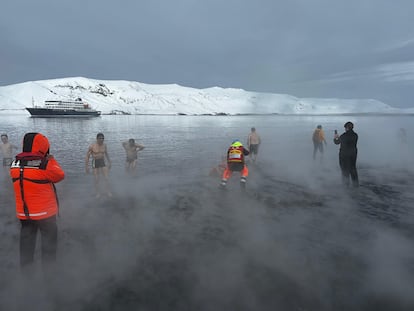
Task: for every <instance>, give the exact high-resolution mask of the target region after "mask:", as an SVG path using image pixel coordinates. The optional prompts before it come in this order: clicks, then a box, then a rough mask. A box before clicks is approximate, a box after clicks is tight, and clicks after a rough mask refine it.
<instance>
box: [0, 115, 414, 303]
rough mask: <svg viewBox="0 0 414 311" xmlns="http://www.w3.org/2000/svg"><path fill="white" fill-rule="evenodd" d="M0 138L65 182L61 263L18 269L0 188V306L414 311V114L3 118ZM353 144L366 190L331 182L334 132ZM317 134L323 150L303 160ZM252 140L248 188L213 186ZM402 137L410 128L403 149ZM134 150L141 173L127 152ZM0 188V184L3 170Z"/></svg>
mask: <svg viewBox="0 0 414 311" xmlns="http://www.w3.org/2000/svg"><path fill="white" fill-rule="evenodd" d="M0 120H1V121H2V122H1V123H2V129H1V131H2V132H6V133H8V135H9V139H10V141H11V142H12V143H14V144H17V145H20V141H21V140H22V138H23V135H24V133H26V132H29V131H37V132H41V133H43V134H45V135H46V136H48V138H49V140H50V142H51V153H52V154H53V155H54V156H55V157H56V159H57V160H58V161H59V163H60V164H61V165H62V167H63V168H64V170H65V172H66V178H65V180H64V181H62V182H61V183H59V184H57V189H58V194H59V198H60V207H61V208H60V217H59V218H58V228H59V249H58V265H57V267H56V270H54V271H53V273H43V272H42V267H41V265H40V264H39V262H40V258H39V257H40V256H39V255H40V254H37V255H36V263H37V264H36V271H34V273H33V274H34V275H33V276H32V277H27V276H22V275H21V273H20V270H19V266H18V261H19V254H18V242H19V230H20V229H19V223H18V220H17V219H16V218H15V214H14V210H15V207H14V198H13V196H14V194H13V191H12V185H11V181H10V180H8V179H5V178H4V179H3V182H2V187H1V189H0V202H1V203H0V204H1V208H0V230H1V235H0V267H1V275H2V280H3V282H1V284H0V309H1V310H3V309H4V310H19V309H21V308H29V307H33V306H38V307H39V310H46V311H48V310H180V311H181V310H277V309H279V310H413V307H414V299H413V298H412V297H414V252H413V246H412V245H413V239H414V212H413V199H414V195H413V191H412V189H413V186H414V168H413V154H414V148H413V147H414V123H413V117H367V116H364V117H362V116H352V117H349V116H334V117H329V116H313V117H307V116H302V117H300V116H298V117H296V116H289V117H287V116H239V117H234V116H233V117H225V116H223V117H211V116H205V117H189V116H102V117H101V118H98V119H90V120H76V119H33V118H29V117H25V116H7V117H6V116H4V117H3V116H2V117H0ZM349 120H350V121H352V122H354V124H355V131H356V132H357V133H358V135H359V143H358V149H359V151H358V161H357V168H358V173H359V178H360V183H361V186H360V188H359V189H345V188H344V187H343V186H342V184H341V176H340V170H339V165H338V150H339V148H338V146H336V145H334V144H333V142H332V139H333V132H334V130H335V129H337V130H338V132H339V133H342V132H343V124H344V123H345V122H346V121H349ZM318 124H321V125H322V126H323V129H324V131H325V135H326V138H327V141H328V145H327V147H326V149H325V153H324V157H323V159H322V160H320V159H319V158H317V160H316V161H313V159H312V151H313V145H312V141H311V137H312V132H313V130H314V128H315V127H316V125H318ZM252 126H255V127H256V129H257V131H258V133H259V134H260V135H261V138H262V141H263V143H262V146H261V149H260V151H259V157H258V163H257V164H256V165H253V164H249V170H250V174H249V178H248V183H247V191H246V193H245V194H243V193H242V192H241V191H240V189H239V175H238V174H237V173H235V174H234V176H233V178H232V179H231V180H230V181H229V184H228V189H227V191H221V190H220V189H218V184H219V181H220V178H219V177H211V176H209V171H210V169H211V168H212V167H213V166H215V165H217V164H218V163H219V162H220V159H221V156H223V155H224V154H225V152H226V150H227V147H228V145H229V144H230V143H231V141H232V140H234V139H240V140H241V141H242V142H245V141H246V138H247V135H248V133H249V132H250V127H252ZM399 128H405V129H406V131H407V143H406V144H404V143H401V141H400V140H399V137H398V130H399ZM98 132H103V133H104V134H105V143H106V144H107V145H108V151H109V155H110V157H111V159H112V165H113V167H112V169H111V173H110V175H111V176H110V178H111V187H112V189H113V193H114V197H113V198H110V199H109V198H108V199H99V200H97V199H95V197H94V194H95V193H94V186H93V176H92V175H86V174H85V173H84V159H85V155H86V151H87V148H88V146H89V145H90V144H91V143H93V142H94V141H95V137H96V134H97V133H98ZM129 138H135V140H136V141H137V142H138V143H140V144H143V145H144V146H145V149H144V150H143V151H141V152H140V153H139V154H138V176H137V177H136V178H133V177H131V176H129V175H127V174H126V173H125V168H124V162H125V152H124V150H123V149H122V146H121V141H125V140H127V139H129ZM1 173H2V177H4V172H3V171H1Z"/></svg>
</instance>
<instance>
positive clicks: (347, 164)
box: [333, 122, 359, 187]
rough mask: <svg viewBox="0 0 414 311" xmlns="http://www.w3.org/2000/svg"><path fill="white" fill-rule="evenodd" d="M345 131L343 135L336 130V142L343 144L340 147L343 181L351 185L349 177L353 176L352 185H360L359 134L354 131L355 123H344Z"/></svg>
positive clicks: (336, 143)
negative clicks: (358, 167)
mask: <svg viewBox="0 0 414 311" xmlns="http://www.w3.org/2000/svg"><path fill="white" fill-rule="evenodd" d="M344 128H345V133H343V134H342V135H341V136H339V135H338V133H337V132H336V130H335V136H334V140H333V141H334V143H335V145H341V146H340V148H339V166H340V167H341V172H342V182H343V183H344V185H346V186H349V177H350V176H351V180H352V185H353V186H354V187H358V186H359V179H358V172H357V169H356V160H357V153H358V149H357V142H358V134H357V133H355V132H354V124H353V123H352V122H346V123H345V124H344Z"/></svg>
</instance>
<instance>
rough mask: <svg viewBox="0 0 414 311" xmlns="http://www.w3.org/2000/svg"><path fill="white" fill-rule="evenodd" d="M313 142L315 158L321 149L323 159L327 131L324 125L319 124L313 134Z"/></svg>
mask: <svg viewBox="0 0 414 311" xmlns="http://www.w3.org/2000/svg"><path fill="white" fill-rule="evenodd" d="M312 142H313V159H314V160H315V159H316V153H317V152H318V151H319V152H320V153H321V160H322V157H323V145H325V146H326V139H325V133H324V132H323V129H322V125H318V126H317V127H316V129H315V130H314V131H313V135H312Z"/></svg>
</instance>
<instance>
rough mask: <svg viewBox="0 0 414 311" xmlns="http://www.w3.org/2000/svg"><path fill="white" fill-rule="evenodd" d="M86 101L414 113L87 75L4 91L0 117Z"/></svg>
mask: <svg viewBox="0 0 414 311" xmlns="http://www.w3.org/2000/svg"><path fill="white" fill-rule="evenodd" d="M78 97H80V98H82V99H83V100H84V101H86V102H88V103H89V104H90V105H91V106H92V107H94V108H95V109H97V110H100V111H102V113H103V114H111V113H116V114H172V115H176V114H186V115H203V114H208V115H220V114H229V115H236V114H346V113H414V108H411V109H398V108H393V107H391V106H389V105H386V104H384V103H382V102H380V101H377V100H373V99H318V98H297V97H294V96H290V95H285V94H271V93H255V92H247V91H244V90H242V89H223V88H219V87H213V88H207V89H194V88H189V87H183V86H179V85H176V84H171V85H150V84H144V83H139V82H132V81H107V80H94V79H87V78H83V77H76V78H64V79H53V80H42V81H31V82H25V83H19V84H13V85H9V86H3V87H0V113H27V114H28V112H26V110H25V109H24V108H25V107H28V106H29V107H30V106H31V105H32V104H33V103H34V104H36V105H42V104H43V102H44V101H45V100H61V99H75V98H78Z"/></svg>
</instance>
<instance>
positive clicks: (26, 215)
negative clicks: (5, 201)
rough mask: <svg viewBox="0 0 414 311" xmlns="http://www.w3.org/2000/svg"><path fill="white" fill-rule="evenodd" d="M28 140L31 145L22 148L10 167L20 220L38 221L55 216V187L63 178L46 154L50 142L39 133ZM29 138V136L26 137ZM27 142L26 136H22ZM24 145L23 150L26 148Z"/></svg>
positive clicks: (53, 161)
mask: <svg viewBox="0 0 414 311" xmlns="http://www.w3.org/2000/svg"><path fill="white" fill-rule="evenodd" d="M29 134H35V135H32V137H29V139H28V140H29V141H30V140H31V141H32V142H31V144H30V143H29V144H26V147H27V146H28V148H26V150H25V147H23V152H22V153H20V154H18V155H17V156H16V159H15V160H14V161H13V163H12V164H11V167H10V175H11V177H12V180H13V187H14V193H15V199H16V216H17V218H19V219H32V220H39V219H45V218H49V217H51V216H53V215H56V214H57V213H58V205H59V203H58V198H57V194H56V189H55V186H54V183H57V182H59V181H61V180H63V178H64V177H65V173H64V171H63V169H62V168H61V167H60V165H59V163H58V162H57V161H56V160H55V159H54V158H53V157H51V156H49V155H48V152H49V142H48V140H47V138H46V137H45V136H43V135H42V134H39V133H29ZM26 135H28V134H26ZM25 138H26V136H25ZM25 143H27V142H25V141H24V146H25Z"/></svg>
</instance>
